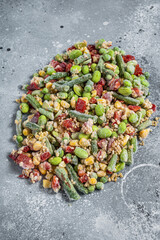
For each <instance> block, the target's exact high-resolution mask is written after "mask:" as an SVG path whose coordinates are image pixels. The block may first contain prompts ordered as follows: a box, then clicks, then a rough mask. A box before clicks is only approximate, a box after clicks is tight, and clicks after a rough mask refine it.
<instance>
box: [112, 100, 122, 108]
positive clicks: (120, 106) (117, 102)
mask: <svg viewBox="0 0 160 240" xmlns="http://www.w3.org/2000/svg"><path fill="white" fill-rule="evenodd" d="M114 106H115V108H117V109H121V108H122V103H121V102H120V101H116V102H115V104H114Z"/></svg>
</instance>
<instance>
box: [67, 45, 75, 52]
mask: <svg viewBox="0 0 160 240" xmlns="http://www.w3.org/2000/svg"><path fill="white" fill-rule="evenodd" d="M74 49H76V48H75V46H71V47H69V48H68V49H67V51H69V50H74Z"/></svg>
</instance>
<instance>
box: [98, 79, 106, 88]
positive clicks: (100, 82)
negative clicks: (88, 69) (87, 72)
mask: <svg viewBox="0 0 160 240" xmlns="http://www.w3.org/2000/svg"><path fill="white" fill-rule="evenodd" d="M98 84H100V85H102V86H105V84H106V81H105V80H104V78H101V79H100V81H99V82H98Z"/></svg>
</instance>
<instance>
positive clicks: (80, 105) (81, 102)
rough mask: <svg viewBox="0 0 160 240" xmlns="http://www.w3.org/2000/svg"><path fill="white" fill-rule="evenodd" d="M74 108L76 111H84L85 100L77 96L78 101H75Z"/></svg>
mask: <svg viewBox="0 0 160 240" xmlns="http://www.w3.org/2000/svg"><path fill="white" fill-rule="evenodd" d="M76 110H77V111H78V112H81V113H84V112H85V110H86V101H84V100H83V99H80V98H78V101H77V103H76Z"/></svg>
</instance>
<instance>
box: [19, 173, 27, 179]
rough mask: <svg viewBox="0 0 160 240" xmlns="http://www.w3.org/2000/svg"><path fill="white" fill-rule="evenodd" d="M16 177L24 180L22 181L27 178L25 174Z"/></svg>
mask: <svg viewBox="0 0 160 240" xmlns="http://www.w3.org/2000/svg"><path fill="white" fill-rule="evenodd" d="M18 177H19V178H24V179H26V178H28V177H27V176H26V175H25V174H20V175H19V176H18Z"/></svg>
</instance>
